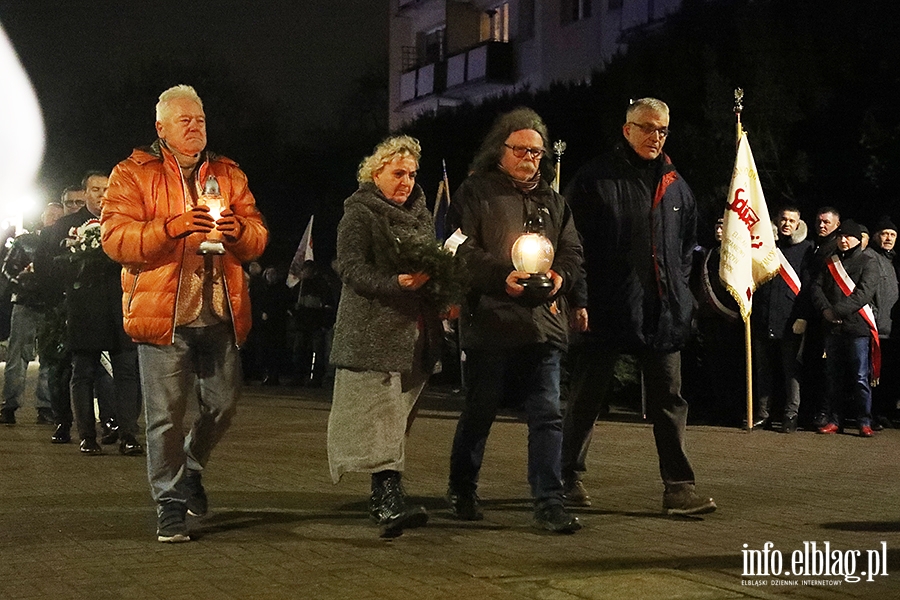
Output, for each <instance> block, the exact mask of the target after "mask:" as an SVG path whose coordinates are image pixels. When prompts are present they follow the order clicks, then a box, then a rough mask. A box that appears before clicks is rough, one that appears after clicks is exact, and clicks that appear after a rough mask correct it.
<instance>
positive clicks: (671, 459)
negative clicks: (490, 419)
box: [562, 344, 694, 489]
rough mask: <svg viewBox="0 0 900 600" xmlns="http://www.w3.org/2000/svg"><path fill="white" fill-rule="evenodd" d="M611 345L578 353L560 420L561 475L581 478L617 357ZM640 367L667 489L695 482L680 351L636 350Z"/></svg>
mask: <svg viewBox="0 0 900 600" xmlns="http://www.w3.org/2000/svg"><path fill="white" fill-rule="evenodd" d="M621 354H622V352H621V351H620V350H617V349H615V348H608V347H602V346H600V345H599V344H593V345H592V346H591V348H590V349H587V348H586V349H585V351H584V352H583V353H582V354H581V355H580V356H579V359H578V362H577V363H576V364H575V369H574V371H573V373H572V381H571V386H572V387H571V391H570V395H569V406H568V407H567V409H566V415H565V419H564V420H563V449H562V474H563V478H564V479H565V480H566V481H567V482H569V481H576V480H580V479H581V478H582V476H583V475H584V473H585V472H586V471H587V467H586V466H585V462H586V460H587V454H588V449H589V448H590V444H591V438H592V436H593V433H594V422H595V421H596V420H597V416H598V415H599V413H600V407H601V404H602V403H603V400H604V396H605V395H606V394H608V393H609V390H610V386H611V385H612V380H613V370H614V368H615V365H616V361H617V360H618V359H619V356H620V355H621ZM637 358H638V363H639V365H640V368H641V380H642V384H643V394H644V401H645V403H646V410H647V419H648V420H649V421H650V422H651V423H652V424H653V437H654V438H655V440H656V452H657V454H658V455H659V473H660V475H661V476H662V480H663V483H665V485H666V489H669V488H671V487H674V486H679V485H683V484H691V485H693V483H694V470H693V469H692V468H691V463H690V461H689V460H688V458H687V455H686V454H685V449H684V429H685V425H686V424H687V413H688V404H687V402H686V401H685V399H684V398H682V396H681V353H680V352H655V351H652V350H646V349H645V350H643V351H641V352H639V353H638V354H637Z"/></svg>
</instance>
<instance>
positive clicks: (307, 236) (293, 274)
mask: <svg viewBox="0 0 900 600" xmlns="http://www.w3.org/2000/svg"><path fill="white" fill-rule="evenodd" d="M313 217H315V215H310V217H309V224H308V225H307V226H306V230H305V231H304V232H303V237H301V238H300V244H299V245H298V246H297V252H295V253H294V259H293V260H292V261H291V266H290V268H289V269H288V274H287V280H286V281H285V283H287V286H288V287H289V288H292V287H294V286H295V285H297V282H299V281H300V270H301V269H302V268H303V263H305V262H306V261H308V260H315V258H314V257H313V239H312V228H313Z"/></svg>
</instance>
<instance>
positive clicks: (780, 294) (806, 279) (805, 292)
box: [750, 221, 816, 340]
mask: <svg viewBox="0 0 900 600" xmlns="http://www.w3.org/2000/svg"><path fill="white" fill-rule="evenodd" d="M777 245H778V248H779V249H780V250H781V251H782V252H783V253H784V256H785V258H787V260H788V262H789V263H790V264H791V266H792V267H793V268H794V272H795V273H797V277H799V278H800V285H801V287H800V294H799V296H795V295H794V292H793V291H791V288H790V287H789V286H788V284H787V282H786V281H785V280H784V278H783V277H782V276H781V274H778V275H776V276H775V277H773V278H772V279H770V280H769V281H767V282H766V283H764V284H763V285H761V286H760V287H759V289H757V290H756V293H755V294H753V313H752V314H751V317H750V323H751V325H752V326H753V331H754V332H755V333H756V334H757V335H761V336H764V337H766V338H768V339H773V340H781V339H785V338H787V337H789V336H790V335H792V327H793V325H794V321H796V320H797V319H807V318H808V315H809V309H810V300H809V298H810V296H811V290H810V286H811V284H812V280H813V278H814V277H815V264H816V259H815V245H814V244H813V242H812V240H809V239H807V237H806V224H805V223H803V222H802V221H801V224H800V227H798V228H797V231H795V232H794V235H793V236H791V237H787V238H785V237H783V236H779V238H778V242H777Z"/></svg>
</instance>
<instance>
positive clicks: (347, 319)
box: [331, 183, 442, 373]
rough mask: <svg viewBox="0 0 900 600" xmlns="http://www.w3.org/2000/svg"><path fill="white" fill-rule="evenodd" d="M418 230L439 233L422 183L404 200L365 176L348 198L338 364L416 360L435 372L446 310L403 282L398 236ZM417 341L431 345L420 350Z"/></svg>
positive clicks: (391, 367) (340, 263) (405, 364)
mask: <svg viewBox="0 0 900 600" xmlns="http://www.w3.org/2000/svg"><path fill="white" fill-rule="evenodd" d="M411 237H419V238H426V237H427V238H430V239H434V224H433V221H432V217H431V212H430V211H429V210H428V208H427V207H426V205H425V194H424V193H423V192H422V188H421V187H419V186H418V185H416V186H415V188H414V189H413V192H412V193H411V194H410V196H409V199H408V200H407V201H406V203H405V204H403V205H399V204H396V203H395V202H392V201H391V200H388V199H387V198H385V197H384V195H382V193H381V192H380V191H379V189H378V187H377V186H376V185H375V184H374V183H362V184H361V185H360V187H359V189H358V190H357V191H356V192H355V193H353V195H351V196H350V197H349V198H347V199H346V200H345V201H344V216H343V217H342V218H341V222H340V224H339V225H338V238H337V260H336V263H337V264H336V266H337V272H338V275H339V276H340V278H341V281H342V283H343V286H342V288H341V300H340V303H339V304H338V311H337V322H336V323H335V326H334V344H333V346H332V351H331V362H332V363H333V364H334V365H335V366H336V367H339V368H344V369H354V370H366V371H379V372H400V373H409V372H412V371H413V370H414V366H415V367H416V370H420V371H424V372H425V373H432V372H434V367H435V365H436V363H437V360H438V359H439V357H440V344H441V339H442V333H441V326H440V320H439V319H438V315H437V313H436V311H434V310H429V309H428V308H427V307H426V306H425V305H424V304H423V302H422V301H421V299H420V297H419V295H418V294H417V293H416V292H412V291H409V290H404V289H403V288H401V287H400V284H399V282H398V281H397V275H399V274H400V273H399V272H398V271H397V269H396V267H395V264H396V250H395V247H394V246H393V240H394V239H409V238H411ZM420 324H421V327H422V328H421V330H419V327H420ZM420 335H421V336H424V340H419V336H420ZM417 340H419V342H420V347H422V348H423V349H424V351H423V352H420V353H419V356H418V357H417V353H416V342H417ZM422 342H424V344H422ZM417 359H418V360H420V361H421V363H420V364H418V365H416V364H415V361H416V360H417Z"/></svg>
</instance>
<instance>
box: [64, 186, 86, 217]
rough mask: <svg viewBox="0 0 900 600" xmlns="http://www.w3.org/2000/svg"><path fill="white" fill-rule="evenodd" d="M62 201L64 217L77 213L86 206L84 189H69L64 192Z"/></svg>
mask: <svg viewBox="0 0 900 600" xmlns="http://www.w3.org/2000/svg"><path fill="white" fill-rule="evenodd" d="M60 201H61V202H62V205H63V216H64V217H65V216H68V215H71V214H75V213H77V212H78V211H79V210H81V207H82V206H84V188H83V187H77V188H76V187H67V188H66V189H64V190H63V193H62V197H61V198H60Z"/></svg>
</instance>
